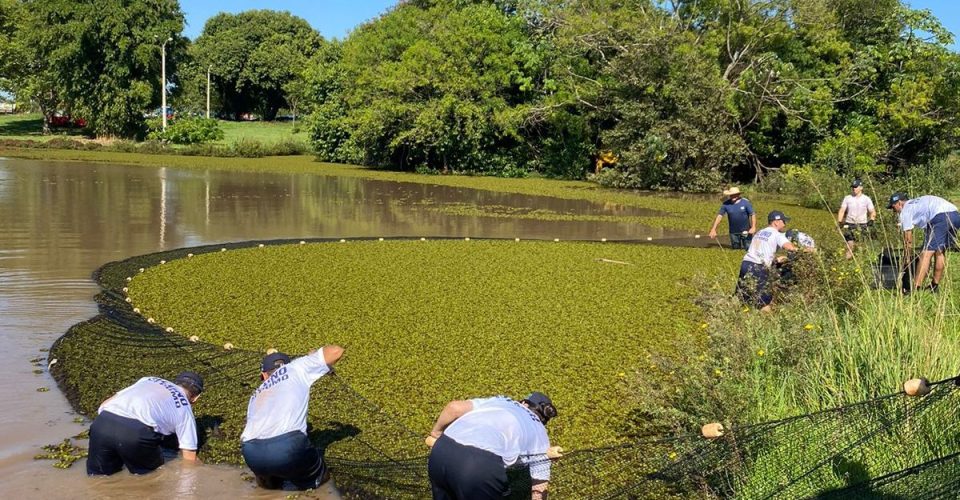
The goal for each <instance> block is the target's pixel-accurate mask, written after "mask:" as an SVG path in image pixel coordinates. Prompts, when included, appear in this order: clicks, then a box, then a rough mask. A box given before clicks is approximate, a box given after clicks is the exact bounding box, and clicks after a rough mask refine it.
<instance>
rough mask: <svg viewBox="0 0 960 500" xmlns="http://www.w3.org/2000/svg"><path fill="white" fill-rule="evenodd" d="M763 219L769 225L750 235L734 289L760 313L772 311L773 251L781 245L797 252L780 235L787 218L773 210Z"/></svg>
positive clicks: (788, 241) (791, 244) (775, 251)
mask: <svg viewBox="0 0 960 500" xmlns="http://www.w3.org/2000/svg"><path fill="white" fill-rule="evenodd" d="M767 221H768V222H769V223H770V225H769V226H767V227H765V228H763V229H761V230H760V231H759V232H758V233H757V234H756V235H754V237H753V242H751V243H750V248H749V249H748V250H747V254H746V255H744V256H743V262H741V263H740V276H739V277H738V278H737V290H736V293H737V295H738V296H740V300H742V301H743V302H745V303H750V304H753V305H754V306H756V307H759V308H760V310H761V311H763V312H770V311H771V310H772V309H771V307H770V303H771V302H773V287H772V286H771V285H772V283H770V267H771V266H772V265H773V260H774V258H775V257H776V255H777V250H778V249H780V248H783V249H785V250H787V251H789V252H796V251H797V247H796V245H794V244H793V243H791V242H790V240H789V239H787V237H786V235H784V234H783V231H784V230H785V229H786V227H787V222H790V218H789V217H787V216H786V215H785V214H784V213H783V212H781V211H779V210H774V211H773V212H770V214H769V215H768V216H767Z"/></svg>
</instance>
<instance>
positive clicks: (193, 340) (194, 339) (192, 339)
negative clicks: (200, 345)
mask: <svg viewBox="0 0 960 500" xmlns="http://www.w3.org/2000/svg"><path fill="white" fill-rule="evenodd" d="M199 341H200V337H197V336H196V335H191V336H190V342H199Z"/></svg>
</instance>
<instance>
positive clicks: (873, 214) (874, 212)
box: [869, 209, 877, 221]
mask: <svg viewBox="0 0 960 500" xmlns="http://www.w3.org/2000/svg"><path fill="white" fill-rule="evenodd" d="M869 214H870V220H873V221H875V220H877V210H876V209H874V210H871V211H870V212H869Z"/></svg>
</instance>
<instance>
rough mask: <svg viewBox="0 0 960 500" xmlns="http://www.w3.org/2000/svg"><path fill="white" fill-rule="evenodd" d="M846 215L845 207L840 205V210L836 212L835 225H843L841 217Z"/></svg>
mask: <svg viewBox="0 0 960 500" xmlns="http://www.w3.org/2000/svg"><path fill="white" fill-rule="evenodd" d="M846 213H847V206H846V205H840V210H837V224H843V216H844V215H846Z"/></svg>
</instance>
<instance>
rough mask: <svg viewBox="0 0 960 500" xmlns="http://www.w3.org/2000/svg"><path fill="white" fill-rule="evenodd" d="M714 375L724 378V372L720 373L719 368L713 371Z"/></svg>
mask: <svg viewBox="0 0 960 500" xmlns="http://www.w3.org/2000/svg"><path fill="white" fill-rule="evenodd" d="M713 374H714V375H716V376H718V377H722V376H723V372H722V371H720V369H719V368H717V369H715V370H713Z"/></svg>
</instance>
